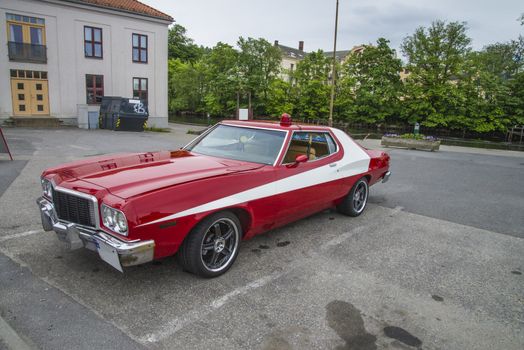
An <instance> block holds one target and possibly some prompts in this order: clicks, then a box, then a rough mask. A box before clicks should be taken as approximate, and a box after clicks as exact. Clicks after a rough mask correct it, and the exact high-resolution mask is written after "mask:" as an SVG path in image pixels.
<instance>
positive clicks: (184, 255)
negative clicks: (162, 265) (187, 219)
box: [178, 211, 242, 277]
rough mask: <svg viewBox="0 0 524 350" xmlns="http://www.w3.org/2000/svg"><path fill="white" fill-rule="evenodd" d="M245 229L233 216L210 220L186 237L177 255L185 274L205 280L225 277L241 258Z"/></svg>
mask: <svg viewBox="0 0 524 350" xmlns="http://www.w3.org/2000/svg"><path fill="white" fill-rule="evenodd" d="M241 237H242V227H241V225H240V221H239V220H238V218H237V217H236V215H234V214H233V213H231V212H228V211H225V212H221V213H216V214H213V215H210V216H208V217H207V218H205V219H204V220H202V221H201V222H199V223H198V224H197V225H196V226H195V228H194V229H193V230H192V231H191V233H190V234H189V235H188V236H187V237H186V239H185V240H184V243H183V244H182V247H180V250H179V252H178V262H179V263H180V264H181V265H182V267H183V268H184V270H187V271H189V272H192V273H194V274H196V275H199V276H202V277H216V276H220V275H221V274H223V273H225V272H226V271H227V270H229V268H230V267H231V265H233V262H234V261H235V259H236V257H237V255H238V249H239V244H240V239H241Z"/></svg>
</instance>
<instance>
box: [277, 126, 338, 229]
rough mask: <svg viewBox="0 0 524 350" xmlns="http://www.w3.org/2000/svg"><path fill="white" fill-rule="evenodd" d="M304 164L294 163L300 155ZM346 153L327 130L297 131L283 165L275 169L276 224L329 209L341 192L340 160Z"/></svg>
mask: <svg viewBox="0 0 524 350" xmlns="http://www.w3.org/2000/svg"><path fill="white" fill-rule="evenodd" d="M302 154H303V155H306V157H308V160H307V161H306V162H304V163H294V159H296V156H297V155H302ZM342 156H343V152H342V150H341V148H340V146H338V145H337V143H336V142H335V139H334V138H333V137H332V136H331V135H330V134H329V133H328V132H318V131H316V132H313V131H312V132H308V131H300V132H294V133H293V135H292V137H291V140H290V144H289V147H288V149H287V151H286V154H285V155H284V157H283V160H282V162H281V163H282V164H281V165H279V166H277V168H276V177H277V182H276V191H277V193H279V194H278V196H277V202H278V204H279V209H280V210H279V212H278V213H277V216H276V218H275V219H276V224H277V225H283V224H286V223H288V222H292V221H295V220H298V219H300V218H303V217H306V216H308V215H311V214H313V213H316V212H318V211H320V210H323V209H326V208H329V207H330V206H331V205H332V204H333V202H334V201H335V200H336V199H339V198H340V197H341V196H342V195H343V193H342V185H341V180H339V179H338V167H339V164H338V163H337V162H338V161H340V160H341V159H342Z"/></svg>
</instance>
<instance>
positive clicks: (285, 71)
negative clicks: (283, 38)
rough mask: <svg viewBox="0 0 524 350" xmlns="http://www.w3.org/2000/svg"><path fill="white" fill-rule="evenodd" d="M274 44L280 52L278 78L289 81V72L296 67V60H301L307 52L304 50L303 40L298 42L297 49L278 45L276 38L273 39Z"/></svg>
mask: <svg viewBox="0 0 524 350" xmlns="http://www.w3.org/2000/svg"><path fill="white" fill-rule="evenodd" d="M275 46H276V47H278V48H279V49H280V52H281V53H282V62H281V63H280V64H281V66H282V70H281V73H280V78H281V79H283V80H286V81H289V80H290V79H291V73H293V72H294V71H295V69H296V68H297V64H298V62H300V61H302V60H303V59H304V57H306V55H307V52H305V51H304V42H303V41H299V42H298V49H295V48H293V47H289V46H284V45H280V44H279V42H278V40H275Z"/></svg>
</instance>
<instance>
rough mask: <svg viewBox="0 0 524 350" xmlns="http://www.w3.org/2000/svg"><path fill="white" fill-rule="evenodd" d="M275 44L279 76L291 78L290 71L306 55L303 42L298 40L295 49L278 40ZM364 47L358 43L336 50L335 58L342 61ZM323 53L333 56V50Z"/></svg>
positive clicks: (293, 69) (284, 78) (359, 51)
mask: <svg viewBox="0 0 524 350" xmlns="http://www.w3.org/2000/svg"><path fill="white" fill-rule="evenodd" d="M275 46H276V47H278V48H279V49H280V52H281V53H282V62H281V66H282V71H281V73H280V77H281V79H283V80H286V81H289V80H290V78H291V73H293V72H294V71H295V69H296V68H297V65H298V63H299V62H300V61H302V60H303V59H304V57H306V55H307V54H308V53H307V52H306V51H304V42H303V41H299V42H298V49H295V48H293V47H289V46H284V45H281V44H280V43H279V42H278V40H275ZM364 49H365V46H363V45H359V46H355V47H353V48H352V49H351V50H341V51H337V52H336V59H337V61H338V62H340V63H343V62H345V61H346V59H347V58H348V57H349V55H350V54H353V53H361V52H362V51H363V50H364ZM324 55H325V56H326V57H328V58H332V57H333V51H327V52H324Z"/></svg>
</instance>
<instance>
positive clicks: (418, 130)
mask: <svg viewBox="0 0 524 350" xmlns="http://www.w3.org/2000/svg"><path fill="white" fill-rule="evenodd" d="M419 132H420V124H419V123H415V128H414V130H413V133H414V134H415V135H418V134H419Z"/></svg>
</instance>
